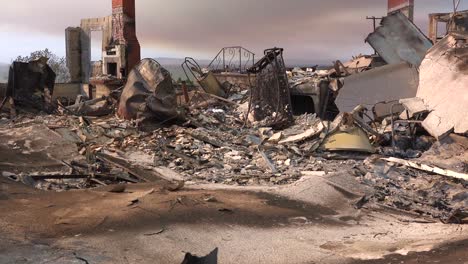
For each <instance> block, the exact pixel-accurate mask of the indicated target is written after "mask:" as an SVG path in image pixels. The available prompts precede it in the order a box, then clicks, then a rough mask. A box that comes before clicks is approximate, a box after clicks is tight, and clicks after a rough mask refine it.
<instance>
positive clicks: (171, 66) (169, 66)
mask: <svg viewBox="0 0 468 264" xmlns="http://www.w3.org/2000/svg"><path fill="white" fill-rule="evenodd" d="M155 60H156V61H157V62H159V64H161V66H163V67H164V68H165V69H166V70H168V71H169V72H170V73H171V75H172V79H174V80H177V79H179V78H180V79H182V80H185V79H187V77H186V76H185V73H184V71H183V70H182V67H181V64H182V63H183V62H184V59H182V58H155ZM195 60H196V62H197V63H198V64H199V65H200V67H202V68H203V67H206V66H208V64H210V62H211V61H209V60H199V59H195ZM189 74H190V73H189ZM189 78H190V79H192V76H189Z"/></svg>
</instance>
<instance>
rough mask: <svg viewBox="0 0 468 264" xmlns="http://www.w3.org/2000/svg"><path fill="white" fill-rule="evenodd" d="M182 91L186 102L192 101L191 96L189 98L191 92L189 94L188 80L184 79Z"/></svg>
mask: <svg viewBox="0 0 468 264" xmlns="http://www.w3.org/2000/svg"><path fill="white" fill-rule="evenodd" d="M182 91H183V93H184V98H185V103H187V104H188V103H189V101H190V98H189V94H188V89H187V82H186V81H182Z"/></svg>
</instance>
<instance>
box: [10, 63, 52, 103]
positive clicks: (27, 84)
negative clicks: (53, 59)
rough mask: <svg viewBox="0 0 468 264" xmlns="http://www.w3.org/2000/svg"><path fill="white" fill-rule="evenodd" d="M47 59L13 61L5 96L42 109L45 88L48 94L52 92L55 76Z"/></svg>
mask: <svg viewBox="0 0 468 264" xmlns="http://www.w3.org/2000/svg"><path fill="white" fill-rule="evenodd" d="M47 61H48V59H47V58H40V59H38V60H35V61H30V62H18V61H15V62H13V63H12V65H11V66H10V72H9V75H8V86H7V91H6V96H7V97H12V98H13V99H14V100H15V102H18V103H20V104H26V105H29V106H32V107H34V108H39V109H43V108H44V103H45V100H44V95H45V89H46V88H47V89H48V90H49V92H50V94H52V93H53V91H54V85H55V77H56V75H55V73H54V71H53V70H52V69H51V68H50V67H49V65H48V64H47Z"/></svg>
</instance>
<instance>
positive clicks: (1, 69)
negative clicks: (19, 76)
mask: <svg viewBox="0 0 468 264" xmlns="http://www.w3.org/2000/svg"><path fill="white" fill-rule="evenodd" d="M9 68H10V65H9V64H6V63H1V62H0V83H6V82H7V81H8V70H9Z"/></svg>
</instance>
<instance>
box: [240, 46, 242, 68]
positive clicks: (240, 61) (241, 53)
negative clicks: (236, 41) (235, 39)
mask: <svg viewBox="0 0 468 264" xmlns="http://www.w3.org/2000/svg"><path fill="white" fill-rule="evenodd" d="M241 72H242V48H241V47H239V73H241Z"/></svg>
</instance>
